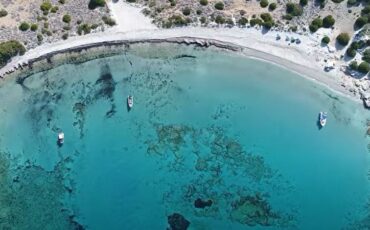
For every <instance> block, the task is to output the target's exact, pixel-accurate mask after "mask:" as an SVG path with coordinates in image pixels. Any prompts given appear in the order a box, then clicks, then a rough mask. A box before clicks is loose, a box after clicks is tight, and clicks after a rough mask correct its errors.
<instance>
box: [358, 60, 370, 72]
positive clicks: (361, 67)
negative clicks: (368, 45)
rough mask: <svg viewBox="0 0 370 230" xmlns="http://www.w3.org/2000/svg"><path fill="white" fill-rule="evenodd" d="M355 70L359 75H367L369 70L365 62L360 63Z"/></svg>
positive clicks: (369, 67)
mask: <svg viewBox="0 0 370 230" xmlns="http://www.w3.org/2000/svg"><path fill="white" fill-rule="evenodd" d="M357 70H358V71H359V72H360V73H363V74H367V73H368V72H369V70H370V66H369V63H367V62H366V61H363V62H361V64H360V65H359V66H358V68H357Z"/></svg>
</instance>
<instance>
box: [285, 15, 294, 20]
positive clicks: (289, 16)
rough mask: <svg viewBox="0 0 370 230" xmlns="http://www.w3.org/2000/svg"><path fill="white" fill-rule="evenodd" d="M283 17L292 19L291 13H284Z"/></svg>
mask: <svg viewBox="0 0 370 230" xmlns="http://www.w3.org/2000/svg"><path fill="white" fill-rule="evenodd" d="M283 19H285V20H288V21H290V20H292V19H293V16H292V15H291V14H286V15H283Z"/></svg>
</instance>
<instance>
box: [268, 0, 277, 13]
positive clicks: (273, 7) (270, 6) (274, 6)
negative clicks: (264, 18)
mask: <svg viewBox="0 0 370 230" xmlns="http://www.w3.org/2000/svg"><path fill="white" fill-rule="evenodd" d="M275 9H276V3H275V2H273V3H270V5H269V11H274V10H275Z"/></svg>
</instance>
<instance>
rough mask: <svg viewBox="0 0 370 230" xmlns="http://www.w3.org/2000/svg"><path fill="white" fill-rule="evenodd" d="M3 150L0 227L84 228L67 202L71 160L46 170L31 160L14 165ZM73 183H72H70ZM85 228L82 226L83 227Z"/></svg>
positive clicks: (0, 156)
mask: <svg viewBox="0 0 370 230" xmlns="http://www.w3.org/2000/svg"><path fill="white" fill-rule="evenodd" d="M12 162H14V161H12V159H11V158H10V156H9V154H5V153H2V152H0V199H1V202H0V213H1V221H0V229H70V230H75V229H83V227H82V225H81V224H79V223H77V222H76V221H74V220H73V221H72V220H71V219H70V217H69V215H70V214H68V213H71V212H72V211H71V210H68V208H66V207H65V204H64V203H63V200H64V199H65V198H66V194H69V193H68V192H67V190H66V188H65V183H66V180H69V179H68V178H69V176H68V171H69V170H68V169H69V168H68V167H67V165H68V164H69V163H70V159H65V160H62V161H60V162H59V163H58V164H57V165H56V166H55V168H54V170H52V171H46V170H44V169H43V168H42V167H40V166H36V165H33V164H31V163H30V162H29V161H28V162H26V163H25V164H24V165H17V166H16V167H14V166H13V165H11V164H12ZM70 183H71V184H73V183H72V182H70ZM81 227H82V228H81Z"/></svg>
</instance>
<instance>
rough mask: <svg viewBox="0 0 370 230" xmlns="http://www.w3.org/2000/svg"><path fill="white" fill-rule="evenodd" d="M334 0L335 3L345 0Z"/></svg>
mask: <svg viewBox="0 0 370 230" xmlns="http://www.w3.org/2000/svg"><path fill="white" fill-rule="evenodd" d="M332 1H333V2H335V3H341V2H343V0H332Z"/></svg>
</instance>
